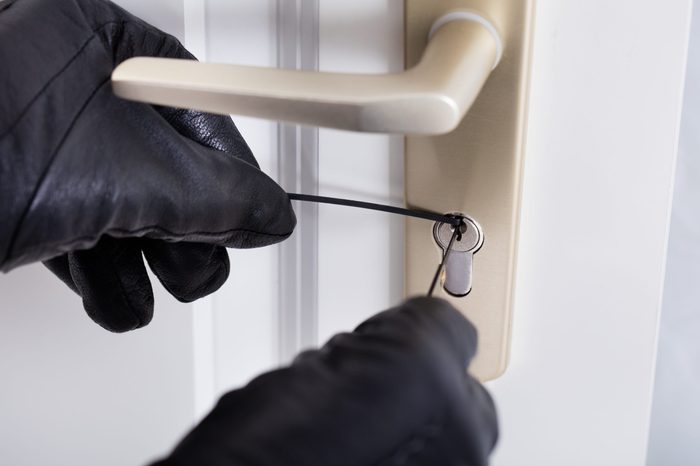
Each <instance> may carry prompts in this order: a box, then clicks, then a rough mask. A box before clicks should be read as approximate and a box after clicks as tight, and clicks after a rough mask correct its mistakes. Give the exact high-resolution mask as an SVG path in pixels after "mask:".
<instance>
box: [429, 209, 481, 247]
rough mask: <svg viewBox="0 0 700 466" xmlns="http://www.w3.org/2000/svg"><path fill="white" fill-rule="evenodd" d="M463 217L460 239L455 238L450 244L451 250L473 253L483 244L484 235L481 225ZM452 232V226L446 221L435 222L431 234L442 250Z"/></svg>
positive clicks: (448, 242)
mask: <svg viewBox="0 0 700 466" xmlns="http://www.w3.org/2000/svg"><path fill="white" fill-rule="evenodd" d="M460 215H461V214H460ZM463 218H464V223H463V224H462V226H461V231H462V238H461V240H458V238H455V241H454V243H453V244H452V250H453V251H454V252H457V251H460V252H471V253H475V252H476V251H478V250H479V248H481V245H482V244H484V235H483V233H482V232H481V226H479V224H478V223H477V222H476V221H475V220H473V219H471V218H469V217H467V216H463ZM453 233H454V228H453V226H452V225H450V224H448V223H436V224H435V226H433V236H434V237H435V241H436V242H437V243H438V245H439V246H440V247H441V248H442V249H443V251H444V250H446V249H447V245H448V244H450V239H451V238H452V234H453Z"/></svg>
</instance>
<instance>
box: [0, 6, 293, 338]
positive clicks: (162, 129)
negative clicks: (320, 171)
mask: <svg viewBox="0 0 700 466" xmlns="http://www.w3.org/2000/svg"><path fill="white" fill-rule="evenodd" d="M140 55H143V56H162V57H177V58H192V56H191V55H190V54H189V53H188V52H187V51H186V50H185V49H184V48H183V47H182V46H181V45H180V43H179V42H178V41H177V40H176V39H175V38H173V37H172V36H170V35H167V34H165V33H163V32H161V31H159V30H158V29H156V28H154V27H152V26H150V25H148V24H146V23H144V22H143V21H141V20H139V19H138V18H135V17H134V16H132V15H130V14H129V13H127V12H126V11H124V10H123V9H121V8H119V7H118V6H116V5H114V4H113V3H111V2H108V1H105V0H9V1H7V0H6V1H5V2H3V3H0V64H1V65H0V270H2V271H8V270H10V269H12V268H14V267H17V266H20V265H22V264H28V263H30V262H34V261H39V260H43V261H46V262H45V264H46V265H47V266H48V267H49V268H50V269H51V270H52V271H53V272H54V273H55V274H57V275H58V276H59V277H60V278H61V279H62V280H63V281H64V282H66V283H67V284H68V286H70V287H71V288H72V289H73V290H75V291H76V292H77V293H78V294H80V296H82V298H83V303H84V307H85V309H86V310H87V312H88V314H89V315H90V317H92V318H93V319H94V320H95V321H96V322H97V323H98V324H100V325H102V326H103V327H105V328H107V329H109V330H112V331H126V330H131V329H134V328H138V327H141V326H143V325H146V324H147V323H148V322H149V321H150V320H151V317H152V313H153V293H152V290H151V285H150V283H149V280H148V277H147V274H146V269H145V267H144V264H143V260H142V254H143V256H145V258H146V260H147V261H148V263H149V265H150V267H151V269H152V270H153V272H154V273H155V274H156V276H157V277H158V278H159V279H160V281H161V282H162V283H163V285H164V286H165V288H166V289H167V290H168V291H169V292H170V293H172V294H173V295H174V296H175V297H176V298H177V299H179V300H181V301H191V300H194V299H197V298H199V297H201V296H204V295H206V294H208V293H211V292H212V291H214V290H216V289H217V288H218V287H219V286H221V284H222V283H223V282H224V281H225V280H226V278H227V276H228V271H229V262H228V256H227V254H226V251H225V249H224V248H223V247H222V246H227V247H237V248H250V247H257V246H265V245H269V244H272V243H276V242H278V241H281V240H283V239H285V238H287V237H288V236H289V235H290V234H291V232H292V230H293V228H294V225H295V217H294V213H293V211H292V209H291V206H290V203H289V200H288V197H287V195H286V193H285V192H284V191H283V190H282V189H281V188H280V187H279V186H278V185H277V184H276V183H275V182H274V181H273V180H271V179H270V178H269V177H267V176H266V175H265V174H264V173H262V172H261V171H260V169H259V167H258V165H257V163H256V161H255V159H254V157H253V155H252V154H251V152H250V149H249V148H248V146H247V145H246V143H245V141H244V140H243V138H242V137H241V135H240V134H239V133H238V130H237V129H236V127H235V126H234V124H233V122H232V121H231V119H230V118H228V117H224V116H214V115H208V114H204V113H200V112H195V111H186V110H175V109H170V108H162V107H160V108H157V107H152V106H150V105H145V104H140V103H133V102H127V101H124V100H121V99H119V98H117V97H115V96H114V95H113V94H112V90H111V87H110V75H111V72H112V70H113V68H114V67H115V66H116V65H117V64H119V63H120V62H121V61H123V60H125V59H127V58H130V57H133V56H140Z"/></svg>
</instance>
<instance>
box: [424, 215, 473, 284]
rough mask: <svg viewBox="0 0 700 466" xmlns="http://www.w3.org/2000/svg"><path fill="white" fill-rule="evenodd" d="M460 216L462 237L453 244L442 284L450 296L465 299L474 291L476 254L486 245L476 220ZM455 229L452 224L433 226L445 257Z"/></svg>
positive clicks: (436, 239) (436, 224)
mask: <svg viewBox="0 0 700 466" xmlns="http://www.w3.org/2000/svg"><path fill="white" fill-rule="evenodd" d="M459 215H460V216H462V217H463V221H464V222H463V223H462V225H461V227H460V228H461V233H462V237H461V239H460V238H459V236H457V238H455V241H454V243H453V244H452V252H450V254H449V255H448V257H447V260H446V261H445V265H444V268H443V273H442V277H441V281H440V283H441V284H442V287H443V289H444V290H445V291H446V292H447V293H448V294H450V295H452V296H456V297H463V296H466V295H468V294H469V292H470V291H471V290H472V262H473V258H474V253H476V252H477V251H479V249H480V248H481V245H482V244H484V234H483V232H482V231H481V227H480V226H479V224H478V223H477V222H476V221H475V220H473V219H471V218H469V217H467V216H463V215H461V214H459ZM454 228H455V227H453V226H452V225H450V224H447V223H441V222H436V223H435V225H434V226H433V236H434V237H435V242H437V244H438V246H440V248H441V249H442V254H443V256H444V255H445V252H446V251H447V246H448V245H449V243H450V239H451V238H452V234H453V233H454Z"/></svg>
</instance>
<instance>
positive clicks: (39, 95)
mask: <svg viewBox="0 0 700 466" xmlns="http://www.w3.org/2000/svg"><path fill="white" fill-rule="evenodd" d="M113 24H122V25H124V24H136V25H138V26H141V25H140V24H138V23H136V22H134V21H108V22H106V23H103V24H101V25H100V26H98V27H97V28H95V29H93V30H92V36H90V38H89V39H87V40H86V41H85V42H84V43H83V45H81V46H80V48H79V49H78V51H77V52H76V53H75V55H73V56H72V57H71V58H70V59H69V60H68V61H67V62H66V64H65V65H64V66H63V67H62V68H61V69H60V70H58V71H57V72H56V74H54V75H53V76H51V77H50V78H49V79H48V81H46V84H44V85H43V86H42V87H41V89H39V91H38V92H37V93H36V95H35V96H34V97H32V98H31V99H30V100H29V102H28V103H27V105H26V106H25V107H24V108H23V109H22V111H21V112H20V113H19V115H18V116H17V118H16V119H15V121H13V122H12V123H11V124H10V125H9V126H8V128H7V130H5V132H3V133H1V134H0V140H2V139H3V138H5V136H7V135H8V134H9V133H10V131H12V130H13V129H14V128H15V126H17V124H18V123H19V122H20V120H22V117H24V115H25V114H26V113H27V112H28V111H29V109H30V108H31V107H32V106H33V105H34V103H35V102H36V101H37V100H38V99H39V98H40V97H41V96H42V95H43V94H44V93H45V92H46V89H47V88H48V87H49V86H50V85H51V84H52V83H53V82H54V81H55V80H56V79H57V78H58V77H59V76H61V75H62V74H63V73H64V72H65V71H66V69H68V67H70V65H72V64H73V62H75V60H77V59H78V57H79V56H80V54H82V53H83V52H84V51H85V49H86V48H87V46H88V45H90V42H92V41H93V40H94V39H95V38H97V33H98V32H99V31H101V30H102V29H104V28H106V27H107V26H110V25H113ZM141 27H142V28H143V26H141ZM110 79H111V77H110Z"/></svg>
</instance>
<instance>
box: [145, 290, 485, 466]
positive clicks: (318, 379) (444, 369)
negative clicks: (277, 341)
mask: <svg viewBox="0 0 700 466" xmlns="http://www.w3.org/2000/svg"><path fill="white" fill-rule="evenodd" d="M476 340H477V336H476V331H475V329H474V327H473V326H472V325H471V324H470V323H469V322H468V321H467V320H466V319H465V318H464V317H463V316H462V315H461V314H460V313H459V312H458V311H457V310H456V309H455V308H453V307H452V306H451V305H450V304H449V303H447V302H446V301H443V300H440V299H435V298H414V299H412V300H409V301H407V302H405V303H404V304H403V305H401V306H399V307H396V308H394V309H391V310H388V311H385V312H383V313H380V314H378V315H376V316H374V317H372V318H370V319H369V320H367V321H365V322H364V323H363V324H361V325H360V326H359V327H358V328H357V329H355V331H354V332H352V333H347V334H340V335H336V336H335V337H333V338H332V339H331V340H330V341H329V342H328V343H326V345H325V346H323V347H322V348H321V349H320V350H315V351H308V352H305V353H302V354H301V355H299V356H298V357H297V358H296V360H295V361H294V362H293V363H292V364H291V365H290V366H289V367H286V368H283V369H280V370H276V371H273V372H269V373H267V374H264V375H262V376H260V377H258V378H256V379H254V380H253V381H252V382H250V383H249V384H248V385H247V386H245V387H244V388H242V389H239V390H235V391H232V392H230V393H228V394H226V395H224V396H223V397H222V398H221V400H219V402H218V404H217V405H216V407H215V408H214V409H213V411H212V412H211V413H210V414H209V415H208V416H207V417H206V418H205V419H204V420H203V421H202V422H201V423H200V424H199V426H197V427H196V428H195V429H194V430H193V431H192V432H191V433H190V434H189V435H187V436H186V437H185V438H184V440H182V442H181V443H180V444H179V445H178V446H177V447H176V448H175V450H174V451H173V452H172V454H171V455H170V456H169V457H168V458H166V459H164V460H162V461H160V462H158V463H156V464H154V465H153V466H191V465H198V466H279V465H285V466H399V465H401V466H483V465H486V464H488V458H489V454H490V452H491V451H492V450H493V448H494V445H495V443H496V440H497V438H498V427H497V421H496V412H495V408H494V404H493V402H492V400H491V397H490V396H489V395H488V393H487V392H486V390H485V389H484V388H483V387H482V386H481V385H480V384H479V383H478V382H477V381H476V380H474V379H473V378H472V377H471V376H469V375H468V374H467V372H466V368H467V367H468V365H469V362H470V361H471V359H472V357H473V356H474V353H475V350H476Z"/></svg>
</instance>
